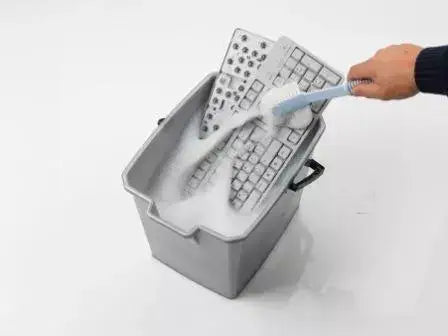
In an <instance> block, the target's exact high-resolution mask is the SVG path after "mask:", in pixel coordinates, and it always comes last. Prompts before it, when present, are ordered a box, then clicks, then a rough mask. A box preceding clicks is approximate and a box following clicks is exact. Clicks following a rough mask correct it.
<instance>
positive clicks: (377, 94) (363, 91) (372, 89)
mask: <svg viewBox="0 0 448 336" xmlns="http://www.w3.org/2000/svg"><path fill="white" fill-rule="evenodd" d="M352 92H353V95H354V96H358V97H366V98H377V99H383V92H382V90H381V87H380V86H379V85H378V84H375V83H373V84H360V85H357V86H355V87H354V88H353V89H352Z"/></svg>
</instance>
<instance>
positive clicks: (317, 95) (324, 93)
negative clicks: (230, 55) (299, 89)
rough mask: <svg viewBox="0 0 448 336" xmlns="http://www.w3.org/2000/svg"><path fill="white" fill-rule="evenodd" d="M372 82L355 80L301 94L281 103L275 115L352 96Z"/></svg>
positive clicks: (276, 108) (275, 109)
mask: <svg viewBox="0 0 448 336" xmlns="http://www.w3.org/2000/svg"><path fill="white" fill-rule="evenodd" d="M370 83H372V81H371V80H368V79H367V80H354V81H348V82H347V83H344V84H341V85H338V86H334V87H330V88H326V89H323V90H320V91H314V92H307V93H302V94H299V95H297V96H295V97H293V98H291V99H288V100H285V101H283V102H281V103H279V104H278V105H277V106H276V107H275V108H274V110H273V113H274V115H276V116H283V115H285V114H288V113H290V112H294V111H297V110H299V109H301V108H304V107H305V106H307V105H309V104H312V103H314V102H317V101H321V100H327V99H332V98H337V97H343V96H348V95H351V94H352V89H353V88H354V87H355V86H357V85H359V84H370Z"/></svg>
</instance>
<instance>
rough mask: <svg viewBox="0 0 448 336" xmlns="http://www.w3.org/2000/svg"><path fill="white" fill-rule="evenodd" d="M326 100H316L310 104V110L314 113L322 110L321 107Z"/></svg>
mask: <svg viewBox="0 0 448 336" xmlns="http://www.w3.org/2000/svg"><path fill="white" fill-rule="evenodd" d="M326 102H327V101H326V100H321V101H317V102H314V103H312V104H311V111H313V112H314V113H319V112H320V110H322V107H323V106H324V105H325V103H326Z"/></svg>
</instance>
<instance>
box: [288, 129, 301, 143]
mask: <svg viewBox="0 0 448 336" xmlns="http://www.w3.org/2000/svg"><path fill="white" fill-rule="evenodd" d="M288 140H289V141H291V142H292V143H294V144H296V143H298V142H299V140H300V135H299V134H297V133H296V132H292V133H291V134H290V135H289V137H288Z"/></svg>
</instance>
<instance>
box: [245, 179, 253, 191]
mask: <svg viewBox="0 0 448 336" xmlns="http://www.w3.org/2000/svg"><path fill="white" fill-rule="evenodd" d="M243 189H244V190H246V191H247V192H248V193H250V192H251V191H252V189H254V185H253V184H252V183H251V182H249V181H247V182H246V183H244V185H243Z"/></svg>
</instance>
